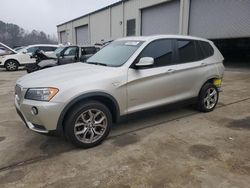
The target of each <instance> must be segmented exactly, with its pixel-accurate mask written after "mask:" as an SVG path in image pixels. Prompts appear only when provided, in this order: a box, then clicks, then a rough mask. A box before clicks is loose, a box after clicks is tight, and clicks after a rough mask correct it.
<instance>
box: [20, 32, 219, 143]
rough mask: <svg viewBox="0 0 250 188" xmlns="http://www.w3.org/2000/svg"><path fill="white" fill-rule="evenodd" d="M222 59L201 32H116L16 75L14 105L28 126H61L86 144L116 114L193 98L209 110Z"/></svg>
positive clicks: (105, 130) (100, 136)
mask: <svg viewBox="0 0 250 188" xmlns="http://www.w3.org/2000/svg"><path fill="white" fill-rule="evenodd" d="M70 52H71V50H67V54H70ZM72 55H73V54H72ZM223 60H224V58H223V56H222V55H221V53H220V52H219V50H218V49H217V48H216V47H215V45H214V44H213V43H212V42H211V41H209V40H205V39H201V38H196V37H189V36H180V35H166V36H164V35H162V36H148V37H131V38H123V39H119V40H116V41H114V42H112V43H111V44H109V45H108V46H106V47H104V48H102V49H101V50H100V51H99V52H97V53H96V54H95V55H93V56H92V57H91V58H89V59H88V60H87V61H86V63H75V64H72V65H66V66H64V67H57V68H53V69H48V70H46V71H43V70H42V71H38V72H36V73H33V74H31V75H26V76H24V77H22V78H20V79H19V80H18V81H17V83H16V88H15V105H16V108H17V112H18V114H19V115H20V116H21V118H22V120H23V121H24V122H25V124H26V125H27V127H28V128H29V129H31V130H33V131H35V132H39V133H44V134H46V133H49V132H50V131H55V130H56V131H59V132H63V134H64V135H65V136H66V137H67V138H68V140H70V141H71V142H72V143H73V144H75V145H76V146H78V147H83V148H89V147H93V146H96V145H98V144H100V143H101V142H102V141H103V140H104V139H105V138H106V137H107V136H108V134H109V131H110V128H111V126H112V124H113V123H115V122H117V121H118V119H119V117H120V116H124V115H128V114H131V113H134V112H139V111H142V110H146V109H150V108H154V107H159V106H162V105H166V104H170V103H175V102H180V101H183V100H187V99H193V98H195V99H196V105H197V108H198V110H200V111H201V112H210V111H212V110H213V109H214V108H215V107H216V104H217V102H218V99H219V89H220V87H221V80H222V78H223V74H224V66H223V63H222V62H223ZM156 91H157V92H156Z"/></svg>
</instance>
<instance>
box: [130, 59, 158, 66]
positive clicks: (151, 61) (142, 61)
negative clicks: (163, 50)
mask: <svg viewBox="0 0 250 188" xmlns="http://www.w3.org/2000/svg"><path fill="white" fill-rule="evenodd" d="M152 65H154V58H152V57H143V58H141V59H140V61H139V62H138V63H136V64H135V66H136V67H147V66H152Z"/></svg>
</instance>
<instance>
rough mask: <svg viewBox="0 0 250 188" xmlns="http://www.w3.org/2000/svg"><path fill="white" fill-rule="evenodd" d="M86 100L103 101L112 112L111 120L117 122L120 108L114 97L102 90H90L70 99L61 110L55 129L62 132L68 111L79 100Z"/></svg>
mask: <svg viewBox="0 0 250 188" xmlns="http://www.w3.org/2000/svg"><path fill="white" fill-rule="evenodd" d="M87 100H95V101H99V102H101V103H103V104H104V105H106V106H107V108H108V109H109V110H110V112H111V114H112V120H113V122H117V121H118V119H119V117H120V108H119V105H118V102H117V101H116V99H115V98H114V97H113V96H111V95H110V94H107V93H104V92H91V93H87V94H83V95H80V96H78V97H76V98H74V99H73V100H71V101H70V102H69V103H68V104H67V105H66V106H65V107H64V109H63V111H62V112H61V114H60V116H59V119H58V122H57V131H59V132H60V133H63V131H64V120H65V118H66V117H67V114H68V113H69V111H70V110H71V109H72V108H74V107H75V106H76V105H77V104H79V103H80V102H84V101H87Z"/></svg>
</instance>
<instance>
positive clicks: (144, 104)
mask: <svg viewBox="0 0 250 188" xmlns="http://www.w3.org/2000/svg"><path fill="white" fill-rule="evenodd" d="M173 45H174V43H173V40H172V39H161V40H157V41H154V42H152V43H150V44H149V45H148V46H147V47H145V48H144V50H143V51H142V53H141V54H140V55H139V57H138V58H137V60H135V62H134V64H133V65H132V66H131V67H130V68H129V70H128V86H127V89H128V113H133V112H136V111H141V110H144V109H147V108H152V107H154V106H159V105H160V104H165V103H167V101H168V100H170V98H171V97H172V96H173V95H174V94H175V92H176V91H175V86H174V79H176V78H175V76H174V74H173V71H174V70H175V66H176V65H174V63H173V62H174V61H175V59H174V50H173V49H174V48H173ZM142 57H152V58H154V65H153V66H149V67H142V68H139V67H136V66H135V64H136V63H137V62H138V60H139V59H140V58H142Z"/></svg>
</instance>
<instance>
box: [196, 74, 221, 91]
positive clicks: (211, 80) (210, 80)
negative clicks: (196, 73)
mask: <svg viewBox="0 0 250 188" xmlns="http://www.w3.org/2000/svg"><path fill="white" fill-rule="evenodd" d="M218 78H220V76H219V75H212V76H210V77H208V78H207V79H206V80H205V81H203V83H202V85H201V87H200V90H199V93H198V95H199V94H200V91H201V89H202V87H203V86H204V85H205V84H206V83H211V84H212V83H213V80H214V79H218Z"/></svg>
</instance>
